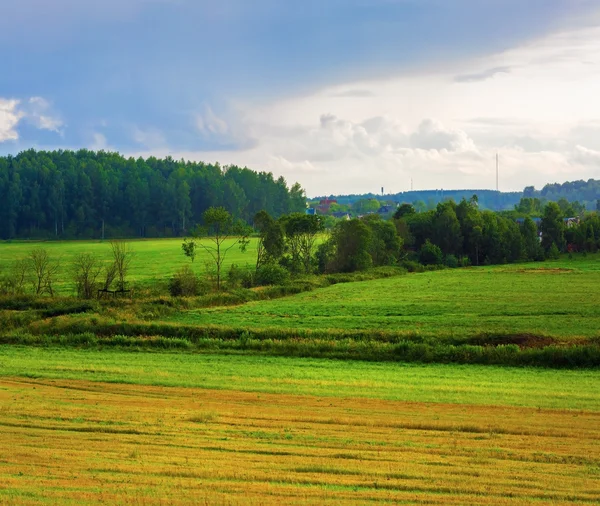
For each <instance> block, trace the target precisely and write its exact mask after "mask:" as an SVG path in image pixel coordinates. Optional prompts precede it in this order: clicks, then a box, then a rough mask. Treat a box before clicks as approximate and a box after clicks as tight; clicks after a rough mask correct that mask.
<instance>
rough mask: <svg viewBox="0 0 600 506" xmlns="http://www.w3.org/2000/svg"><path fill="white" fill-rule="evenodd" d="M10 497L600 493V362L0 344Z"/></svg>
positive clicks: (561, 496) (480, 500)
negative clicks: (460, 362)
mask: <svg viewBox="0 0 600 506" xmlns="http://www.w3.org/2000/svg"><path fill="white" fill-rule="evenodd" d="M0 365H1V368H0V426H2V431H3V438H1V439H0V503H7V504H19V505H20V504H56V503H61V504H97V503H100V502H105V503H111V504H131V503H134V504H198V503H206V504H215V503H226V504H281V503H286V504H364V503H366V502H371V503H380V504H392V503H393V504H398V503H411V504H466V503H469V504H522V503H531V502H540V503H552V504H574V503H592V504H593V503H597V502H598V501H599V500H600V458H599V457H598V455H599V452H598V447H599V445H600V443H599V441H600V430H599V429H598V427H600V425H599V422H600V401H599V397H598V395H597V390H598V377H597V374H595V373H594V372H593V371H561V372H558V371H551V370H542V369H513V368H495V367H485V368H484V367H477V366H468V367H466V366H465V367H462V366H447V365H435V366H431V365H429V366H423V365H410V366H400V365H397V364H367V363H364V362H339V361H329V360H313V359H289V358H272V357H244V356H240V357H236V356H227V357H224V356H222V355H189V354H172V353H135V354H132V353H126V352H121V351H109V350H104V351H101V352H100V351H91V350H60V349H49V350H40V349H30V348H20V347H2V348H0Z"/></svg>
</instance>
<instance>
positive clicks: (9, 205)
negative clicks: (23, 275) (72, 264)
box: [0, 149, 306, 240]
mask: <svg viewBox="0 0 600 506" xmlns="http://www.w3.org/2000/svg"><path fill="white" fill-rule="evenodd" d="M0 200H1V201H2V202H3V206H2V208H1V209H0V239H5V240H6V239H17V238H27V239H34V238H35V239H51V238H52V239H102V238H114V237H172V236H179V235H185V234H186V232H187V231H188V230H191V229H192V228H193V227H194V225H195V224H196V223H198V222H199V221H200V218H201V215H202V213H203V212H204V211H205V210H206V209H208V208H209V207H224V208H225V209H226V210H227V211H228V212H229V213H231V215H232V216H233V217H234V218H236V219H241V220H244V221H247V222H248V221H251V219H252V217H253V216H254V215H255V214H256V213H257V212H258V211H260V210H266V211H267V212H268V213H269V214H271V215H273V216H275V217H278V216H281V215H282V214H288V213H291V212H303V211H304V209H305V207H306V204H305V195H304V190H303V189H302V187H301V186H300V185H299V184H298V183H295V184H293V185H291V186H288V184H287V182H286V181H285V179H284V178H283V177H279V178H278V179H275V178H274V177H273V174H271V173H267V172H254V171H252V170H249V169H247V168H240V167H236V166H225V167H221V166H220V165H219V164H218V163H216V164H206V163H202V162H189V161H183V160H180V161H176V160H174V159H173V158H171V157H167V158H165V159H157V158H154V157H150V158H147V159H143V158H137V159H134V158H125V157H123V156H121V155H120V154H118V153H113V152H105V151H99V152H94V151H89V150H86V149H82V150H79V151H76V152H74V151H63V150H59V151H51V152H50V151H35V150H33V149H32V150H28V151H24V152H22V153H20V154H19V155H17V156H14V157H13V156H10V155H9V156H5V157H0Z"/></svg>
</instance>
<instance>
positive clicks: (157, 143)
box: [131, 126, 167, 149]
mask: <svg viewBox="0 0 600 506" xmlns="http://www.w3.org/2000/svg"><path fill="white" fill-rule="evenodd" d="M131 135H132V138H133V140H134V141H135V142H136V143H137V144H139V145H140V146H142V147H144V148H147V149H160V148H163V147H164V146H166V145H167V141H166V139H165V136H164V134H163V133H162V132H160V131H159V130H157V129H155V128H140V127H137V126H134V127H133V128H132V134H131Z"/></svg>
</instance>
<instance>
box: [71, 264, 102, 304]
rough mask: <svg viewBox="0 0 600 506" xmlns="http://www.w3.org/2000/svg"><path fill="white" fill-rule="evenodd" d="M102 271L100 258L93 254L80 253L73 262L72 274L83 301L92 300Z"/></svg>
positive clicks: (78, 294)
mask: <svg viewBox="0 0 600 506" xmlns="http://www.w3.org/2000/svg"><path fill="white" fill-rule="evenodd" d="M101 271H102V266H101V265H100V262H99V261H98V258H97V257H95V256H94V255H92V254H91V253H79V254H78V255H77V256H76V257H75V259H74V260H73V266H72V272H73V279H74V281H75V287H76V289H77V296H78V297H79V298H81V299H91V298H93V297H94V293H95V290H96V280H97V279H98V276H99V275H100V272H101Z"/></svg>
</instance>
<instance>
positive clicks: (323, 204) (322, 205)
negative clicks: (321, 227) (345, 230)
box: [317, 199, 337, 214]
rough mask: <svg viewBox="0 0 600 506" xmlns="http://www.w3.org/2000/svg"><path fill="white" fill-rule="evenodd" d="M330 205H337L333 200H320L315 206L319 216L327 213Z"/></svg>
mask: <svg viewBox="0 0 600 506" xmlns="http://www.w3.org/2000/svg"><path fill="white" fill-rule="evenodd" d="M331 204H337V200H334V199H322V200H321V201H320V202H319V205H318V206H317V211H319V212H320V213H321V214H327V213H328V212H329V208H330V207H331Z"/></svg>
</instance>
